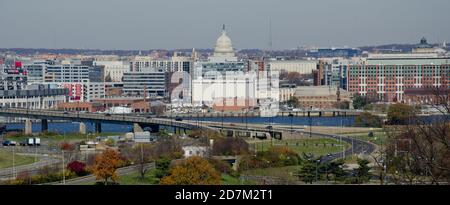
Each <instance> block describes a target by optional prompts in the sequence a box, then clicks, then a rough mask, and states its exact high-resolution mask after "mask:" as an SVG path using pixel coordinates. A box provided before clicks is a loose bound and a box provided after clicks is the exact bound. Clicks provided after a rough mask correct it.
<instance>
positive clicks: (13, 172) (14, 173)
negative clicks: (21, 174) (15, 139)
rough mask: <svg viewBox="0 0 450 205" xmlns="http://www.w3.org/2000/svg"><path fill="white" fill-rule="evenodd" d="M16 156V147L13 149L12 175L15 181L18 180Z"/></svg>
mask: <svg viewBox="0 0 450 205" xmlns="http://www.w3.org/2000/svg"><path fill="white" fill-rule="evenodd" d="M15 155H16V147H15V146H14V148H13V156H12V158H13V169H12V175H13V178H14V179H15V178H16V164H15V163H16V162H15V160H16V159H15Z"/></svg>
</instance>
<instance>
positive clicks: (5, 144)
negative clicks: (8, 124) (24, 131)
mask: <svg viewBox="0 0 450 205" xmlns="http://www.w3.org/2000/svg"><path fill="white" fill-rule="evenodd" d="M16 144H17V142H15V141H9V140H5V141H3V146H16Z"/></svg>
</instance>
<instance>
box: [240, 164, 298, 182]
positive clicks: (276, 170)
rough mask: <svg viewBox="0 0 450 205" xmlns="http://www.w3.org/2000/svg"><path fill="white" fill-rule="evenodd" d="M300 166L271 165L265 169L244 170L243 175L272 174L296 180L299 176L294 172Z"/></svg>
mask: <svg viewBox="0 0 450 205" xmlns="http://www.w3.org/2000/svg"><path fill="white" fill-rule="evenodd" d="M298 168H299V167H298V166H287V167H269V168H264V169H251V170H246V171H243V172H242V173H241V174H242V175H253V176H271V177H277V178H280V179H285V180H289V181H296V180H298V178H297V177H296V176H294V175H293V174H294V173H295V172H297V170H298Z"/></svg>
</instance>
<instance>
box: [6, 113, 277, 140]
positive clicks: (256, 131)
mask: <svg viewBox="0 0 450 205" xmlns="http://www.w3.org/2000/svg"><path fill="white" fill-rule="evenodd" d="M0 116H5V117H20V118H25V134H31V133H32V131H31V127H32V126H31V123H32V122H31V120H30V119H40V120H41V126H42V127H41V129H42V131H47V130H48V120H67V121H72V122H80V133H83V134H85V133H86V125H85V123H87V122H91V123H95V130H96V132H101V123H111V124H132V125H133V130H134V132H138V131H142V130H143V128H150V129H151V131H153V132H158V131H159V128H160V126H165V127H171V128H174V131H175V132H176V133H182V132H184V133H186V130H194V129H203V130H214V131H221V132H223V133H225V134H226V135H227V136H247V137H254V136H255V135H260V136H264V135H265V133H267V134H269V135H270V136H274V137H275V138H279V139H281V137H282V132H281V131H277V130H268V129H266V128H264V127H259V126H250V127H239V126H233V125H231V126H230V125H227V126H223V127H222V126H219V125H218V124H207V123H205V122H198V121H192V120H191V121H189V120H183V121H177V120H174V119H172V118H150V117H144V116H134V115H113V114H103V113H83V112H64V111H55V110H33V109H23V108H1V109H0ZM210 125H213V126H210ZM242 133H245V134H242Z"/></svg>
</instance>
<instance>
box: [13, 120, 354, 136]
mask: <svg viewBox="0 0 450 205" xmlns="http://www.w3.org/2000/svg"><path fill="white" fill-rule="evenodd" d="M184 119H187V120H194V121H195V120H201V121H214V122H222V118H221V117H208V118H192V119H189V118H184ZM291 120H292V125H294V126H295V125H308V126H309V125H310V124H311V125H313V126H341V125H342V126H353V123H354V121H355V117H353V116H349V117H311V118H309V117H303V116H301V117H292V119H291V117H287V116H284V117H281V116H278V117H248V118H240V117H225V118H223V122H224V123H246V122H247V123H249V124H250V123H257V124H280V125H291ZM6 129H8V130H11V129H20V130H23V129H24V124H23V123H11V124H7V125H6ZM32 129H33V132H40V131H41V124H40V123H37V122H36V123H33V124H32ZM48 130H49V131H51V132H58V133H61V134H63V133H73V132H78V130H79V123H77V122H58V123H53V122H49V123H48ZM86 130H87V131H88V132H94V131H95V126H94V124H93V123H86ZM132 130H133V126H132V125H124V124H110V123H103V124H102V132H117V133H126V132H131V131H132Z"/></svg>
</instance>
